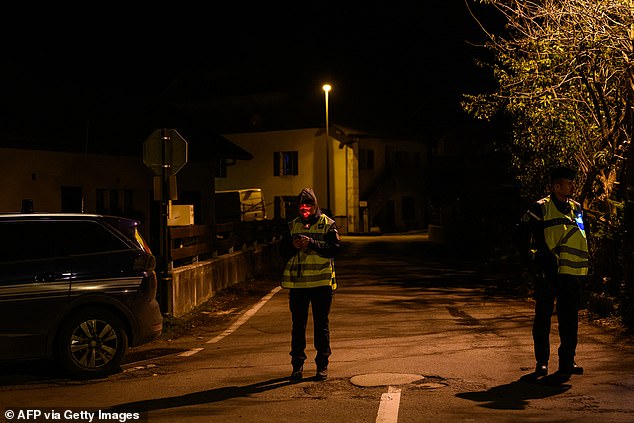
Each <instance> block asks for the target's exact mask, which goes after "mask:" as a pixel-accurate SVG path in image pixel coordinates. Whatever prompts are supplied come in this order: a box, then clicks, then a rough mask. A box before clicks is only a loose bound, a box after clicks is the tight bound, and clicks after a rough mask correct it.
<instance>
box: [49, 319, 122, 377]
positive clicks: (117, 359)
mask: <svg viewBox="0 0 634 423" xmlns="http://www.w3.org/2000/svg"><path fill="white" fill-rule="evenodd" d="M127 348H128V336H127V333H126V331H125V328H124V326H123V324H122V323H121V320H120V319H119V318H118V317H117V316H115V315H114V314H112V313H111V312H109V311H107V310H101V309H95V310H87V309H85V310H80V311H79V312H78V313H76V314H74V315H72V316H70V317H69V318H68V319H66V320H65V321H64V323H63V324H62V326H61V329H60V331H59V332H58V337H57V340H56V357H57V360H58V361H59V363H60V364H61V365H62V367H64V368H65V369H66V370H67V371H68V372H69V373H70V374H71V375H72V376H75V377H82V378H85V377H88V378H90V377H100V376H104V375H107V374H110V373H113V372H115V371H117V370H119V368H120V364H121V360H122V358H123V355H124V354H125V352H126V349H127Z"/></svg>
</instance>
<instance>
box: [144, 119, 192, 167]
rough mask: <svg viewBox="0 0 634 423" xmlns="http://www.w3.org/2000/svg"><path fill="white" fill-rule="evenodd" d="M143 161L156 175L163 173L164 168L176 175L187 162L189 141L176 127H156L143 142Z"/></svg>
mask: <svg viewBox="0 0 634 423" xmlns="http://www.w3.org/2000/svg"><path fill="white" fill-rule="evenodd" d="M143 163H145V165H146V166H147V167H149V168H150V169H151V170H152V172H154V174H155V175H161V174H162V169H163V168H165V170H166V171H167V174H168V175H175V174H176V173H177V172H178V171H179V170H181V169H182V167H183V166H185V163H187V141H185V139H184V138H183V137H182V136H181V134H179V133H178V131H177V130H176V129H166V128H161V129H156V130H154V132H152V135H150V136H149V137H148V138H147V139H146V140H145V141H144V142H143Z"/></svg>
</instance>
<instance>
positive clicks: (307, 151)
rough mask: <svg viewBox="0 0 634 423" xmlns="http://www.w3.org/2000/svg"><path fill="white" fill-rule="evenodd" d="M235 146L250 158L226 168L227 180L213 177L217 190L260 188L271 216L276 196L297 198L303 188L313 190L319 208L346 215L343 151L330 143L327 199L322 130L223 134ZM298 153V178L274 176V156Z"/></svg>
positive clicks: (293, 176) (324, 138) (308, 129)
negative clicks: (278, 153) (329, 198)
mask: <svg viewBox="0 0 634 423" xmlns="http://www.w3.org/2000/svg"><path fill="white" fill-rule="evenodd" d="M224 136H225V137H226V138H227V139H229V140H230V141H231V142H233V143H234V144H236V145H238V146H240V147H241V148H243V149H244V150H246V151H248V152H249V153H251V154H252V155H253V159H252V160H249V161H248V162H246V161H238V162H237V163H236V164H234V165H232V166H229V167H227V177H226V178H216V189H217V190H225V189H241V188H261V189H262V192H263V194H264V199H265V201H266V205H267V210H266V214H267V216H269V217H273V216H274V204H273V199H274V198H275V197H276V196H296V195H297V194H298V193H299V192H300V191H301V189H302V188H304V187H312V188H313V189H314V190H315V193H316V194H317V198H318V201H319V204H320V206H321V207H323V208H326V207H327V206H328V205H330V208H331V210H332V212H333V214H335V215H338V214H340V215H344V216H345V214H346V209H345V185H344V184H343V182H344V181H345V152H344V150H340V149H338V148H337V147H336V146H335V144H338V142H335V141H333V140H331V142H330V151H329V158H330V175H331V177H330V187H331V188H330V191H331V192H330V196H331V199H332V200H331V202H330V204H328V203H329V202H328V201H327V198H326V197H327V194H326V193H327V190H326V176H325V175H326V145H327V142H326V136H325V134H324V133H323V129H320V128H303V129H294V130H284V131H270V132H257V133H241V134H225V135H224ZM276 151H297V152H298V162H299V166H298V175H288V176H274V174H273V153H274V152H276Z"/></svg>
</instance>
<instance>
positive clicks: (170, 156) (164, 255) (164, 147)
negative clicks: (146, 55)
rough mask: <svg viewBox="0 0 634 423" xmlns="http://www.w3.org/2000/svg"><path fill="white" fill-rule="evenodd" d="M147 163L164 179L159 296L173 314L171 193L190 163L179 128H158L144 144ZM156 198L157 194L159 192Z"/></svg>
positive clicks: (145, 161)
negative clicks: (172, 184)
mask: <svg viewBox="0 0 634 423" xmlns="http://www.w3.org/2000/svg"><path fill="white" fill-rule="evenodd" d="M143 163H145V165H146V166H147V167H149V168H150V170H152V172H153V173H154V175H156V176H158V177H160V181H161V183H160V190H161V195H160V200H161V219H160V232H159V233H160V236H159V243H160V253H159V256H160V260H159V269H158V274H159V279H160V280H161V282H162V283H161V284H160V286H161V288H160V291H159V293H160V294H162V295H161V297H162V299H161V303H162V304H161V305H162V308H163V310H165V311H166V312H167V313H170V312H171V311H172V310H170V309H169V308H170V306H171V301H170V292H171V285H172V283H171V282H172V277H171V272H170V270H171V269H170V267H171V265H170V260H169V252H170V251H169V234H168V232H167V231H168V227H167V220H168V217H169V216H168V213H169V210H168V209H169V199H170V198H171V194H172V193H170V192H169V188H170V183H169V181H170V177H172V176H174V175H176V173H177V172H178V171H179V170H181V169H182V167H183V166H185V164H186V163H187V141H185V139H184V138H183V137H182V136H181V135H180V134H179V133H178V131H177V130H176V129H167V128H161V129H156V130H155V131H154V132H153V133H152V135H150V136H149V137H148V138H147V139H146V140H145V142H144V143H143ZM155 189H156V188H155ZM154 197H155V198H156V197H157V195H156V193H155V195H154Z"/></svg>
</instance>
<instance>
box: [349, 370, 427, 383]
mask: <svg viewBox="0 0 634 423" xmlns="http://www.w3.org/2000/svg"><path fill="white" fill-rule="evenodd" d="M422 379H425V376H423V375H417V374H412V373H371V374H367V375H357V376H352V377H351V378H350V382H351V383H352V384H353V385H357V386H387V385H406V384H408V383H413V382H417V381H420V380H422Z"/></svg>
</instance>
